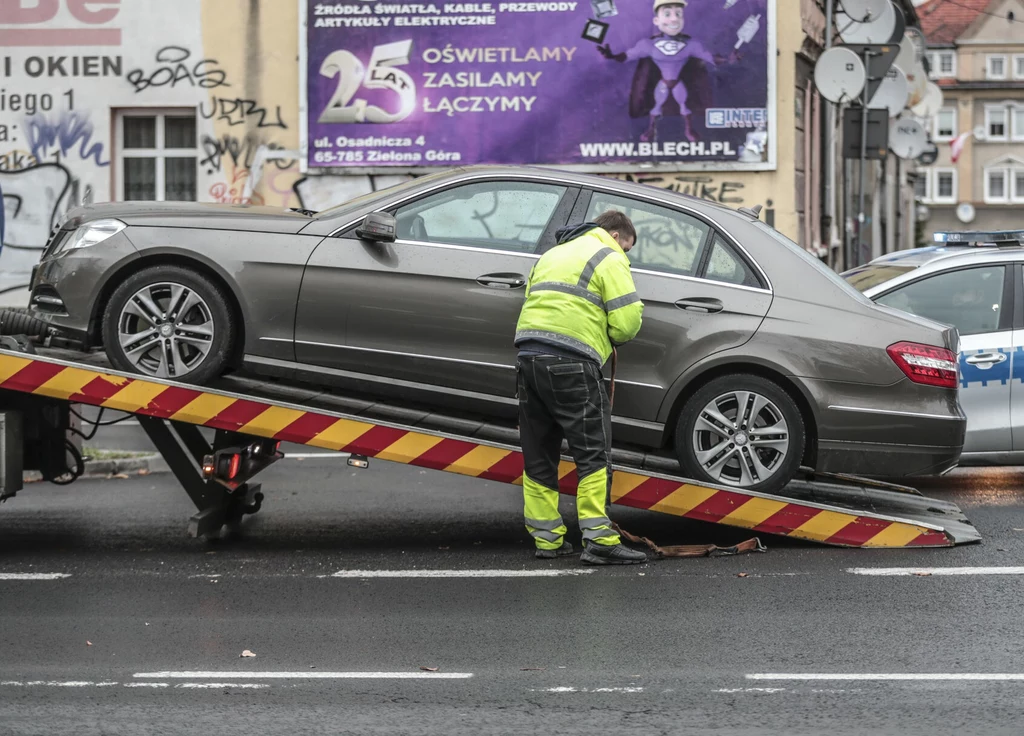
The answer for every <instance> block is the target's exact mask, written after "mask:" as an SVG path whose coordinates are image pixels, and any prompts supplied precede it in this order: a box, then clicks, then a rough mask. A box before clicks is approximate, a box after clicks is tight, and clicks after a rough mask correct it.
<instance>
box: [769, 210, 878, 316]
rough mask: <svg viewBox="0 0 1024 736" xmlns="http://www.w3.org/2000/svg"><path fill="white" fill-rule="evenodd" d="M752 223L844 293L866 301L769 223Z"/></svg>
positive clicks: (838, 276)
mask: <svg viewBox="0 0 1024 736" xmlns="http://www.w3.org/2000/svg"><path fill="white" fill-rule="evenodd" d="M754 225H755V226H757V227H758V228H759V229H760V230H762V231H763V232H765V233H767V234H768V235H770V236H771V237H772V238H773V239H775V240H776V241H777V242H779V243H781V244H782V245H784V246H785V247H786V248H787V249H788V250H790V251H791V252H793V253H795V254H796V255H797V257H798V258H800V259H801V260H803V261H806V262H807V264H808V265H810V266H811V268H813V269H815V270H816V271H818V272H819V273H821V275H822V276H824V277H825V278H827V279H828V280H829V281H831V282H832V283H833V284H835V285H836V286H838V287H839V288H840V289H842V290H843V291H845V292H846V293H848V294H850V296H853V297H855V298H857V299H861V300H864V301H867V297H866V296H864V295H863V294H861V293H860V292H859V291H857V290H856V289H853V288H851V286H850V285H849V284H848V283H847V282H846V281H845V280H844V279H843V278H842V277H841V276H840V275H839V274H837V273H836V272H835V271H833V270H832V269H831V268H829V267H828V266H826V265H825V264H824V263H822V262H821V261H820V260H819V259H817V258H815V257H814V256H812V255H811V254H810V253H808V252H807V251H806V250H804V249H803V248H801V247H800V246H799V245H797V244H796V243H794V242H793V241H792V240H790V239H789V238H787V237H786V236H785V235H783V234H782V233H780V232H779V231H778V230H776V229H775V228H773V227H772V226H771V225H768V224H766V223H764V222H761V221H760V220H755V221H754Z"/></svg>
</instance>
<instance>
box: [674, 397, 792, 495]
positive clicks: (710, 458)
mask: <svg viewBox="0 0 1024 736" xmlns="http://www.w3.org/2000/svg"><path fill="white" fill-rule="evenodd" d="M789 435H790V433H789V426H788V424H787V422H786V417H785V416H784V415H783V413H782V411H781V410H780V409H779V407H778V406H776V405H775V403H774V402H773V401H771V400H770V399H768V398H767V397H765V396H762V395H761V394H759V393H757V392H754V391H729V392H727V393H723V394H721V395H719V396H717V397H715V398H714V399H712V400H711V401H709V402H708V403H707V404H706V405H705V406H704V408H703V409H701V410H700V412H699V414H698V415H697V421H696V423H695V424H694V427H693V436H692V443H693V453H694V455H695V456H696V459H697V462H699V463H700V466H701V468H702V469H703V471H704V472H705V473H706V474H707V475H708V476H709V477H711V478H712V479H714V481H715V482H717V483H720V484H722V485H730V486H741V487H744V488H746V487H749V486H753V485H755V484H760V483H763V482H765V481H767V480H769V479H770V478H772V476H774V475H775V474H776V473H778V472H779V470H780V468H782V467H783V466H784V465H785V461H786V457H787V454H788V453H789V451H790V436H789Z"/></svg>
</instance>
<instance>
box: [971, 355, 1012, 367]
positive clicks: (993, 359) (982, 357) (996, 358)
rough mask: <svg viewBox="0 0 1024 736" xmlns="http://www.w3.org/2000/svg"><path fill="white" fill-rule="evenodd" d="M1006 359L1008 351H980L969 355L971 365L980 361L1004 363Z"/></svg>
mask: <svg viewBox="0 0 1024 736" xmlns="http://www.w3.org/2000/svg"><path fill="white" fill-rule="evenodd" d="M1004 360H1006V353H978V354H977V355H969V356H968V357H967V362H968V363H970V364H971V365H978V364H979V363H1002V362H1003V361H1004Z"/></svg>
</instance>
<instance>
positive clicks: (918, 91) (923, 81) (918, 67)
mask: <svg viewBox="0 0 1024 736" xmlns="http://www.w3.org/2000/svg"><path fill="white" fill-rule="evenodd" d="M903 71H904V72H906V74H907V82H908V83H909V84H910V99H908V100H907V105H909V106H910V107H914V106H916V105H918V104H920V102H921V100H923V99H924V95H925V93H926V92H927V91H928V72H926V71H925V70H924V64H921V63H920V62H918V63H917V64H914V68H913V70H912V71H907V70H906V69H904V70H903Z"/></svg>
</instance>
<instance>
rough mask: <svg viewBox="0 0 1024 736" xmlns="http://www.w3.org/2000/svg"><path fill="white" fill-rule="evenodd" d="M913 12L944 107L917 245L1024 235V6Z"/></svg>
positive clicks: (987, 4)
mask: <svg viewBox="0 0 1024 736" xmlns="http://www.w3.org/2000/svg"><path fill="white" fill-rule="evenodd" d="M918 12H919V13H920V15H921V22H922V26H923V28H924V30H925V33H926V35H927V38H928V41H929V52H928V53H929V61H930V64H931V72H930V73H931V76H932V78H933V79H934V80H935V81H936V83H937V84H938V85H939V86H940V87H941V88H942V91H943V95H944V103H943V107H942V109H941V111H940V112H939V113H938V114H937V115H936V116H935V117H934V119H933V121H932V130H931V134H932V139H933V140H934V141H935V143H936V145H937V146H938V149H939V157H938V159H937V160H936V162H935V163H934V164H933V165H931V166H928V167H925V168H923V169H922V171H921V175H920V177H919V178H918V180H917V182H916V194H917V197H918V200H919V202H920V203H922V204H923V205H924V206H925V209H924V211H922V215H926V217H923V218H922V222H921V234H922V241H927V242H930V241H931V240H932V235H933V234H934V233H935V232H941V231H946V230H957V229H959V230H967V229H970V230H1002V229H1022V227H1024V220H1022V218H1021V215H1020V207H1021V205H1022V204H1024V3H1021V2H1019V1H1018V0H994V1H993V0H963V2H962V3H959V4H957V5H953V4H951V3H945V2H942V0H931V2H928V3H926V4H924V5H922V6H921V7H920V8H919V9H918Z"/></svg>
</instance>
